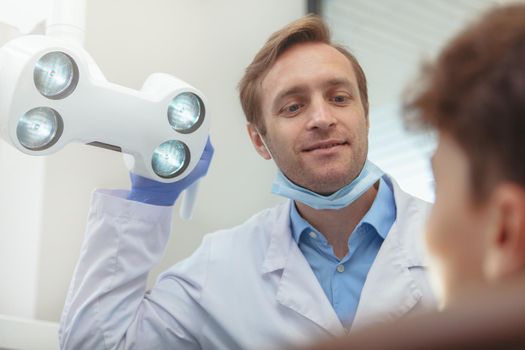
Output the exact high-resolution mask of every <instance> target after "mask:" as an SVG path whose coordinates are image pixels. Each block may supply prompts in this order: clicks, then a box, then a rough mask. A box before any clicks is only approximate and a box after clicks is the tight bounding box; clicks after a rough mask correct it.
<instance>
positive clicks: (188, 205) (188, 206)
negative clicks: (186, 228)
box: [180, 180, 200, 220]
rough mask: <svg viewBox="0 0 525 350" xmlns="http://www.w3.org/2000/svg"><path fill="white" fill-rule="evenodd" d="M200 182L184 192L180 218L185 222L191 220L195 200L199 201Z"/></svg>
mask: <svg viewBox="0 0 525 350" xmlns="http://www.w3.org/2000/svg"><path fill="white" fill-rule="evenodd" d="M199 181H200V180H199ZM199 181H196V182H195V183H194V184H193V185H191V186H190V187H188V188H187V189H185V190H184V192H183V198H182V203H181V206H180V217H181V218H182V219H184V220H190V219H191V216H192V214H193V209H194V208H195V200H196V199H197V192H198V190H199Z"/></svg>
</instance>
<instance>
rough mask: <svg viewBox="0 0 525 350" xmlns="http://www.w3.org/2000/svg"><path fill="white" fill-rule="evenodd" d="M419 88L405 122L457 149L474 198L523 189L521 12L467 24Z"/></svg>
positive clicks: (524, 10) (524, 21) (511, 9)
mask: <svg viewBox="0 0 525 350" xmlns="http://www.w3.org/2000/svg"><path fill="white" fill-rule="evenodd" d="M420 83H421V84H420V85H419V89H417V90H413V91H412V92H411V96H409V97H408V98H407V100H406V101H405V106H404V107H405V110H404V112H405V117H406V121H407V123H408V124H409V125H410V124H411V123H412V122H414V121H415V122H416V123H415V125H417V126H423V127H430V128H435V129H437V130H438V131H439V132H443V133H445V134H447V135H449V136H451V137H452V138H453V139H454V140H455V141H456V142H457V143H458V145H460V147H461V148H462V149H463V150H464V151H465V154H466V156H467V158H468V162H469V168H470V180H471V183H472V186H471V190H472V192H473V196H474V197H475V198H476V199H478V200H481V199H483V198H484V197H485V196H486V195H488V194H490V192H491V190H492V188H493V186H494V185H496V184H497V183H498V182H501V181H509V182H513V183H516V184H519V185H520V186H524V187H525V5H511V6H507V7H500V8H495V9H492V10H491V11H489V12H488V13H487V14H485V16H483V17H482V18H481V19H480V20H478V21H477V22H474V23H473V24H471V25H470V26H469V27H467V28H466V29H465V30H464V31H462V32H461V33H460V34H459V35H458V36H457V37H456V38H455V39H453V40H452V41H451V42H450V43H449V44H448V46H446V48H445V49H444V50H443V51H442V53H441V54H440V55H439V56H438V58H437V61H436V62H435V63H434V65H433V66H428V65H427V66H426V67H424V69H423V77H422V79H421V80H420ZM414 91H415V92H414ZM409 95H410V94H409Z"/></svg>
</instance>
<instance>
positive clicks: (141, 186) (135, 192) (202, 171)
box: [128, 137, 214, 206]
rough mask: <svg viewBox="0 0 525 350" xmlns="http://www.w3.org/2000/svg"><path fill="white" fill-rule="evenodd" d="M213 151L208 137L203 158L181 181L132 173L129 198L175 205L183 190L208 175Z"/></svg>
mask: <svg viewBox="0 0 525 350" xmlns="http://www.w3.org/2000/svg"><path fill="white" fill-rule="evenodd" d="M213 152H214V149H213V146H212V144H211V141H210V138H209V137H208V141H207V142H206V147H204V151H203V152H202V156H201V159H199V162H198V163H197V165H196V166H195V168H193V170H192V171H191V173H190V174H189V175H188V176H186V177H185V178H183V179H182V180H179V181H175V182H171V183H163V182H158V181H155V180H152V179H148V178H145V177H142V176H140V175H137V174H133V173H130V178H131V192H130V193H129V195H128V199H130V200H133V201H137V202H142V203H147V204H154V205H163V206H170V205H173V203H175V201H176V200H177V198H178V197H179V195H180V194H181V192H182V191H184V190H185V189H186V188H188V187H190V186H191V185H192V184H194V183H195V182H196V181H197V180H199V179H200V178H201V177H203V176H205V175H206V173H207V172H208V168H209V167H210V163H211V159H212V158H213Z"/></svg>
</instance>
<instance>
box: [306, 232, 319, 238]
mask: <svg viewBox="0 0 525 350" xmlns="http://www.w3.org/2000/svg"><path fill="white" fill-rule="evenodd" d="M308 235H309V236H310V237H311V238H317V233H315V232H314V231H310V233H309V234H308Z"/></svg>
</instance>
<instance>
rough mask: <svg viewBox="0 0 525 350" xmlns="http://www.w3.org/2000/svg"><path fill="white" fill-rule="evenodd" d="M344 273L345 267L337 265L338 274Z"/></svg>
mask: <svg viewBox="0 0 525 350" xmlns="http://www.w3.org/2000/svg"><path fill="white" fill-rule="evenodd" d="M344 271H345V267H344V265H337V272H344Z"/></svg>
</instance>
